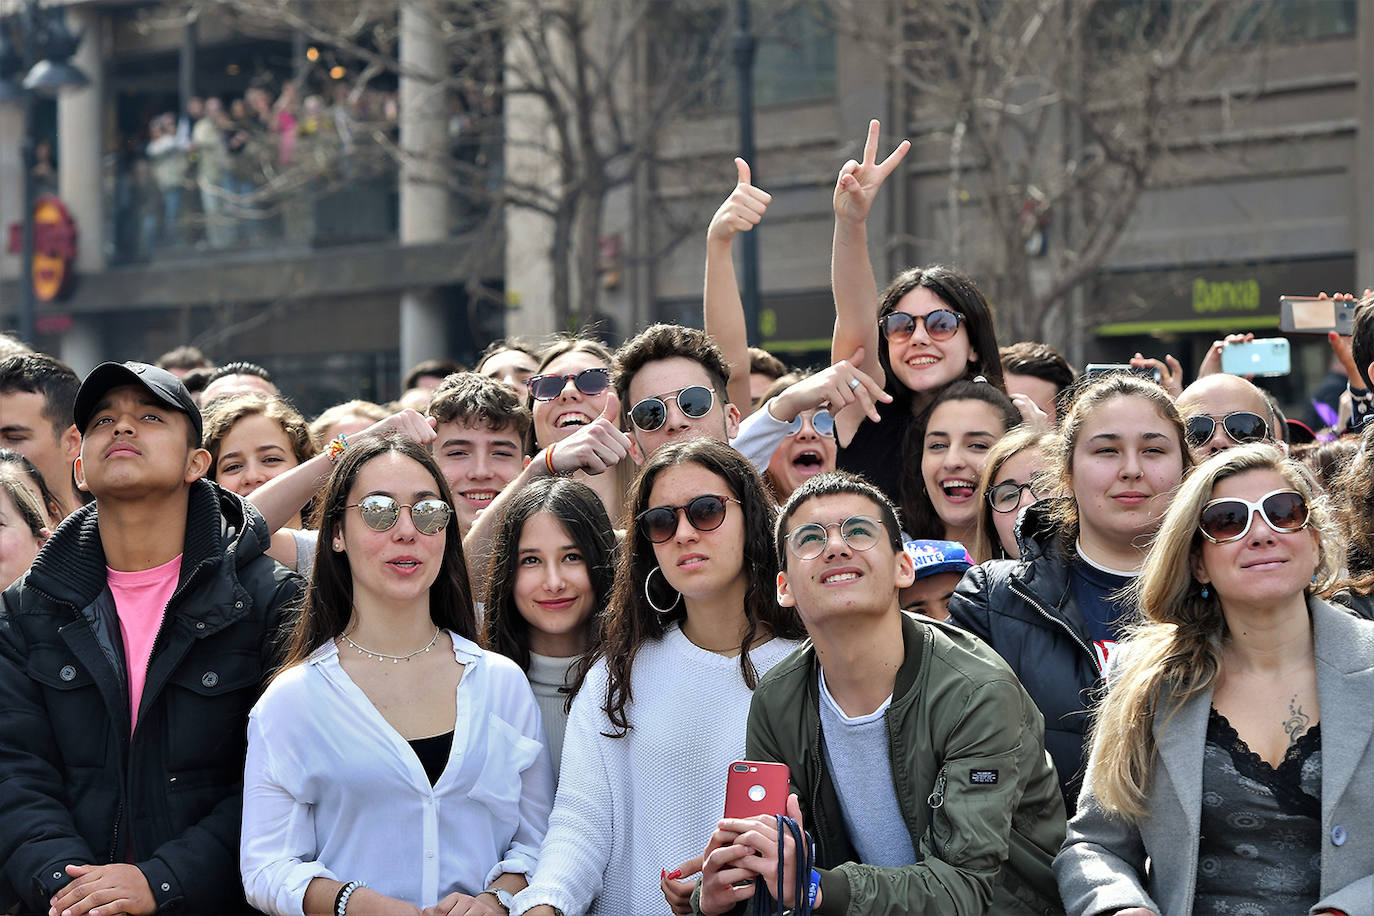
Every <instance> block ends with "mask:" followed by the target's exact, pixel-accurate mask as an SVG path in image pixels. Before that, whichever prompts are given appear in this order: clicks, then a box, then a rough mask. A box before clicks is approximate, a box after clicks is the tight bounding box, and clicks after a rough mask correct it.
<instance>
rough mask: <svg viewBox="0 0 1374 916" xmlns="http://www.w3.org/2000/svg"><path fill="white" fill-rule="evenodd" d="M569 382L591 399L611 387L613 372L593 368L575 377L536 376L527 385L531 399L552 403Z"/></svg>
mask: <svg viewBox="0 0 1374 916" xmlns="http://www.w3.org/2000/svg"><path fill="white" fill-rule="evenodd" d="M569 380H571V381H572V383H573V385H575V386H576V387H577V390H578V391H580V392H582V393H583V394H585V395H587V396H589V397H591V396H594V395H598V394H600V393H601V392H603V391H605V390H606V389H607V388H609V387H611V370H609V369H607V368H605V367H604V366H593V367H592V368H590V369H583V370H582V371H581V372H577V373H574V374H573V375H536V376H533V377H531V378H530V380H529V382H528V383H527V384H528V385H529V388H530V397H532V398H534V399H535V400H536V401H552V400H553V399H554V398H556V397H558V396H559V395H560V394H562V393H563V389H564V388H566V387H567V385H568V382H569Z"/></svg>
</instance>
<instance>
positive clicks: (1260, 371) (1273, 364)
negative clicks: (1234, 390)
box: [1221, 337, 1293, 375]
mask: <svg viewBox="0 0 1374 916" xmlns="http://www.w3.org/2000/svg"><path fill="white" fill-rule="evenodd" d="M1221 371H1222V372H1225V373H1227V374H1229V375H1287V374H1288V373H1289V372H1292V371H1293V364H1292V357H1291V355H1290V353H1289V349H1288V341H1287V340H1286V339H1284V338H1282V337H1269V338H1265V339H1263V340H1252V341H1249V342H1247V343H1231V344H1227V345H1226V346H1224V347H1222V348H1221Z"/></svg>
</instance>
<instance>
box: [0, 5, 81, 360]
mask: <svg viewBox="0 0 1374 916" xmlns="http://www.w3.org/2000/svg"><path fill="white" fill-rule="evenodd" d="M80 44H81V36H80V35H73V34H72V32H71V30H70V29H68V28H67V22H66V19H65V18H64V17H63V15H62V10H61V9H57V8H48V9H42V8H40V7H39V5H38V0H26V2H25V3H24V6H23V7H21V8H20V9H19V11H18V12H16V13H15V14H14V15H12V16H10V17H8V18H6V19H3V20H0V102H14V101H17V102H20V103H21V104H22V105H23V106H24V137H23V141H22V147H21V148H22V155H21V156H20V167H21V168H22V169H23V171H24V214H23V226H24V232H23V235H24V242H23V253H22V255H21V259H22V260H21V262H20V266H19V337H20V339H21V340H23V341H24V342H25V343H27V344H29V345H31V346H32V345H35V344H37V342H38V341H37V332H36V330H35V319H34V295H33V253H34V238H33V210H34V203H35V198H36V197H37V194H36V193H35V191H36V189H35V187H34V182H33V167H34V150H35V148H36V147H37V145H38V140H37V138H36V137H35V136H34V133H35V129H36V125H35V118H34V112H35V110H36V107H37V101H38V99H39V98H40V97H44V98H52V97H55V96H57V94H58V93H60V92H61V91H62V90H64V89H80V88H82V87H84V86H88V85H90V80H89V79H87V78H86V74H84V73H82V72H81V71H80V70H78V69H77V68H76V67H73V66H72V65H71V64H69V63H68V62H67V61H68V59H69V58H70V57H71V56H72V55H73V54H75V53H76V49H77V48H78V47H79V46H80ZM20 74H23V79H22V81H20V82H19V83H17V84H16V82H15V80H16V78H18V77H19V75H20Z"/></svg>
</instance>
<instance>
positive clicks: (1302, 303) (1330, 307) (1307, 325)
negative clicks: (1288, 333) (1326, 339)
mask: <svg viewBox="0 0 1374 916" xmlns="http://www.w3.org/2000/svg"><path fill="white" fill-rule="evenodd" d="M1288 302H1289V303H1290V305H1291V306H1292V309H1293V330H1295V331H1320V330H1325V329H1327V328H1331V327H1335V324H1336V301H1335V300H1334V299H1289V300H1288Z"/></svg>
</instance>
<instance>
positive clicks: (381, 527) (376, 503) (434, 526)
mask: <svg viewBox="0 0 1374 916" xmlns="http://www.w3.org/2000/svg"><path fill="white" fill-rule="evenodd" d="M345 508H348V509H357V510H358V512H359V514H361V515H362V518H363V524H364V525H366V526H367V527H369V528H371V529H372V530H373V531H390V530H391V529H392V528H393V527H395V525H396V521H397V520H398V519H399V518H400V517H401V510H402V509H408V510H410V523H411V524H412V525H414V526H415V530H416V531H418V532H420V533H421V534H438V533H439V532H440V531H443V530H444V528H446V527H447V526H448V522H449V519H451V518H452V517H453V509H452V507H450V506H449V504H448V503H446V502H444V501H443V500H442V499H420V500H416V501H415V502H413V503H410V504H407V503H399V502H397V501H396V500H394V499H392V498H391V497H390V496H381V495H379V494H375V493H374V494H373V495H371V496H364V497H363V498H362V499H360V500H358V501H357V502H356V503H353V504H352V505H350V506H346V507H345Z"/></svg>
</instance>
